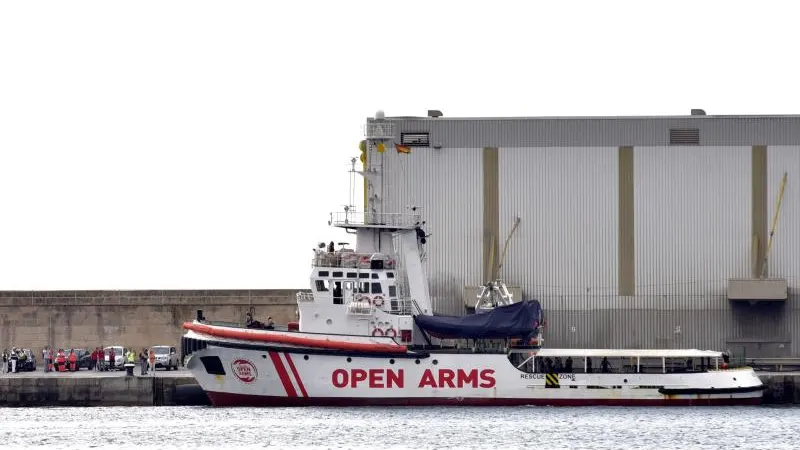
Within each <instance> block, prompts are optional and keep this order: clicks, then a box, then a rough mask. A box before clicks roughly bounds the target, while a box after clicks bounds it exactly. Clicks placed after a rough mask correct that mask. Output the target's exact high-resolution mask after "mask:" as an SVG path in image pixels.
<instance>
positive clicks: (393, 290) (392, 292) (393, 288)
mask: <svg viewBox="0 0 800 450" xmlns="http://www.w3.org/2000/svg"><path fill="white" fill-rule="evenodd" d="M389 297H397V286H389Z"/></svg>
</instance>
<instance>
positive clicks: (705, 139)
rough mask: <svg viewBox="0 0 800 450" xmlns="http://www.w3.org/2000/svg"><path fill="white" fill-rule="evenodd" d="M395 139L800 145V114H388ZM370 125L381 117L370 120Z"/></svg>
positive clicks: (466, 143)
mask: <svg viewBox="0 0 800 450" xmlns="http://www.w3.org/2000/svg"><path fill="white" fill-rule="evenodd" d="M385 122H387V123H391V124H392V127H393V130H392V132H393V133H392V134H393V136H392V137H393V138H394V139H395V141H396V142H399V143H404V142H403V134H404V133H405V134H411V133H415V134H419V133H428V134H429V138H430V147H433V148H449V149H453V148H475V147H487V146H488V147H492V146H494V147H595V146H597V147H621V146H634V147H635V146H668V145H684V144H685V143H680V142H675V139H674V138H675V136H677V134H675V133H676V132H677V133H682V132H690V133H694V134H692V136H696V139H697V142H694V143H689V144H688V145H706V146H754V145H800V115H751V116H747V115H730V116H722V115H719V116H709V115H694V116H692V115H688V116H628V117H622V116H619V117H617V116H606V117H602V116H597V117H436V118H433V117H388V118H386V119H385ZM367 123H368V124H374V123H376V119H373V118H369V119H367Z"/></svg>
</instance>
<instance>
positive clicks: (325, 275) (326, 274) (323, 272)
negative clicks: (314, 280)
mask: <svg viewBox="0 0 800 450" xmlns="http://www.w3.org/2000/svg"><path fill="white" fill-rule="evenodd" d="M329 273H330V272H328V271H327V270H320V271H319V276H321V277H327V276H328V274H329Z"/></svg>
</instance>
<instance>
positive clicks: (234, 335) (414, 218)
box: [181, 142, 764, 406]
mask: <svg viewBox="0 0 800 450" xmlns="http://www.w3.org/2000/svg"><path fill="white" fill-rule="evenodd" d="M369 145H374V142H371V143H370V144H369ZM380 172H381V171H380V170H377V171H365V175H366V176H370V177H376V176H379V174H380ZM373 181H374V180H373ZM372 206H373V207H371V208H370V211H375V210H376V208H374V205H372ZM330 224H331V225H334V226H336V227H341V228H344V229H346V230H348V232H350V233H353V234H355V237H356V246H355V248H354V249H349V248H347V246H346V245H340V247H341V248H339V249H335V248H334V246H333V243H331V245H330V246H328V247H327V248H326V246H325V245H324V244H321V245H320V246H319V248H317V249H316V250H315V255H314V259H313V261H312V271H311V275H310V285H311V291H310V292H301V293H299V294H297V309H298V321H297V322H293V323H290V324H288V325H287V326H285V327H273V326H272V325H271V324H270V325H268V326H265V325H264V324H261V323H259V322H255V321H253V320H252V317H249V318H248V323H246V324H245V325H234V324H229V323H216V322H213V321H209V320H207V319H206V318H205V317H204V316H203V313H202V311H198V315H197V318H196V319H195V320H194V321H192V322H187V323H185V324H184V328H185V330H186V334H185V335H184V337H183V338H182V346H181V347H182V353H183V356H184V360H185V361H186V366H187V367H188V368H189V369H190V370H191V371H192V374H193V375H194V377H195V379H196V380H197V382H198V383H199V384H200V386H201V387H202V388H203V390H204V391H205V392H206V394H207V395H208V397H209V399H210V401H211V402H212V403H213V404H214V405H216V406H306V405H339V406H356V405H554V406H555V405H573V406H578V405H658V406H660V405H742V404H759V403H760V402H761V398H762V393H763V389H764V386H763V385H762V383H761V381H760V380H759V378H758V377H757V376H756V374H755V373H754V372H753V370H752V369H751V368H748V367H738V368H734V367H732V365H731V364H730V361H729V360H728V357H727V355H724V354H723V353H721V352H717V351H708V350H696V349H664V350H657V349H645V350H639V349H551V348H546V347H543V344H544V340H543V332H544V315H543V311H542V308H541V305H540V303H539V302H538V301H537V300H533V299H528V300H520V301H517V300H516V299H514V298H513V296H512V295H511V294H510V293H509V292H508V289H507V288H506V286H505V285H504V284H503V283H502V282H501V281H499V280H495V281H492V282H489V283H487V284H486V286H485V287H484V289H483V292H481V294H479V295H478V298H477V301H476V303H475V308H474V311H475V313H474V314H468V315H465V316H457V317H456V316H438V315H433V314H432V307H431V302H430V296H429V292H428V284H427V277H426V275H425V271H424V267H423V259H424V258H423V255H424V246H425V244H426V242H427V239H428V238H429V237H430V236H428V235H427V234H426V233H425V232H424V230H423V229H422V227H423V226H424V224H425V222H423V221H422V217H421V215H420V213H419V212H418V211H417V210H416V208H412V209H410V210H409V211H407V212H406V213H401V214H388V213H383V212H370V213H357V212H354V211H352V210H347V209H346V210H345V211H344V212H342V213H336V214H332V215H331V221H330ZM187 358H188V359H187Z"/></svg>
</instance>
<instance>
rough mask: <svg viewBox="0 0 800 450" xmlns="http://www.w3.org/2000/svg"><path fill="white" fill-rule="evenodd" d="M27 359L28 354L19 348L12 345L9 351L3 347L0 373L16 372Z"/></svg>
mask: <svg viewBox="0 0 800 450" xmlns="http://www.w3.org/2000/svg"><path fill="white" fill-rule="evenodd" d="M27 360H28V354H27V353H25V352H24V351H23V350H22V349H21V348H16V347H13V348H12V349H11V351H8V349H3V368H2V373H17V372H19V370H20V369H21V368H22V367H23V366H24V364H25V362H26V361H27Z"/></svg>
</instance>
